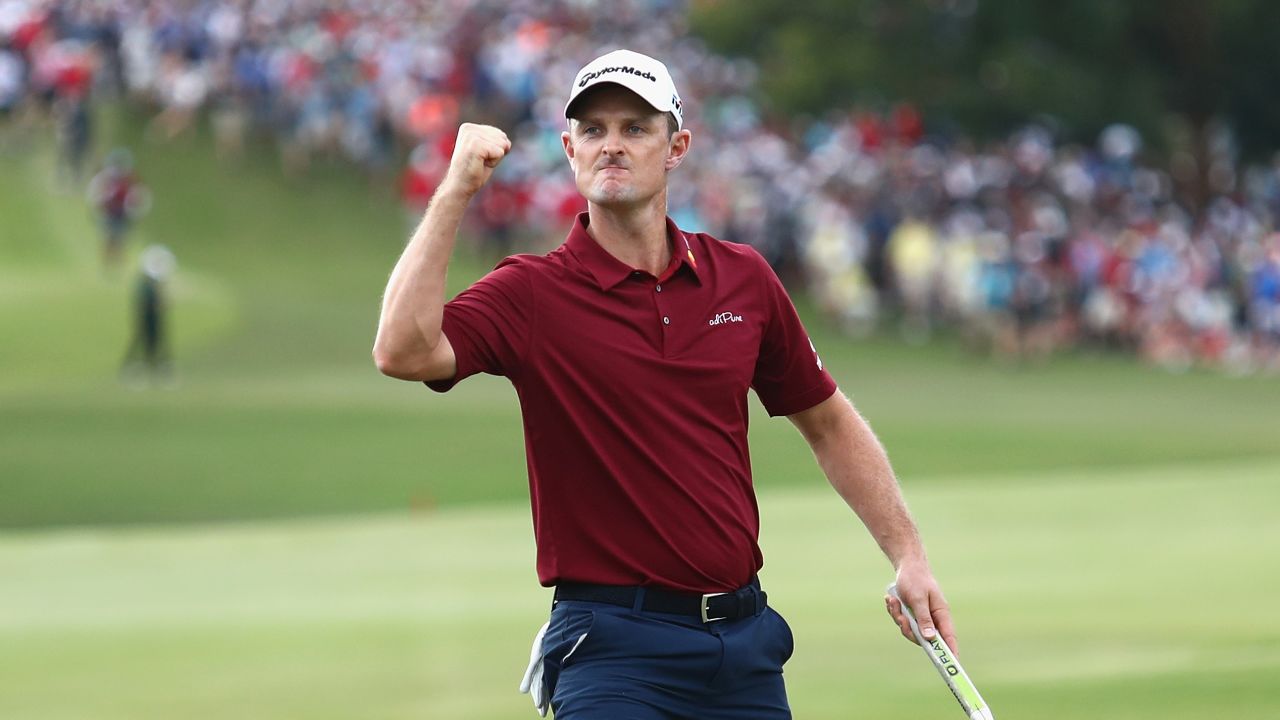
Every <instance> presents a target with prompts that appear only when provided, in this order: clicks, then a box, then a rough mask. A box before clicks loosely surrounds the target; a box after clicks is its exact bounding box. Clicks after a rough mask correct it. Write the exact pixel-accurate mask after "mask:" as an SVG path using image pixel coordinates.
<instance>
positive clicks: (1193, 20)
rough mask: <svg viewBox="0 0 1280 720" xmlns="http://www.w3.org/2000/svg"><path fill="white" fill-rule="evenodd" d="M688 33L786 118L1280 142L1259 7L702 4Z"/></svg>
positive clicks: (1275, 14) (1271, 13)
mask: <svg viewBox="0 0 1280 720" xmlns="http://www.w3.org/2000/svg"><path fill="white" fill-rule="evenodd" d="M692 25H693V29H694V30H695V32H696V33H698V34H699V35H701V36H702V37H703V38H705V39H706V40H707V42H708V43H709V44H710V45H711V46H712V47H713V48H714V49H716V50H717V51H720V52H723V53H728V54H731V55H736V56H745V57H750V58H753V59H755V60H756V61H758V63H759V65H760V68H761V78H760V83H759V85H758V88H759V92H760V93H761V96H762V97H763V98H765V99H766V101H767V104H768V106H769V108H770V109H771V110H773V111H776V112H778V113H782V114H792V113H798V112H803V113H822V112H823V111H825V110H828V109H830V108H833V107H835V108H841V107H849V106H853V105H860V106H865V107H870V108H876V107H878V106H881V105H884V104H889V103H895V102H900V101H903V102H910V103H912V104H914V105H915V106H917V107H918V108H919V109H921V110H922V111H923V112H924V113H925V115H926V117H927V118H929V119H930V121H931V123H932V124H933V125H934V126H935V128H936V127H943V128H946V127H950V128H953V129H959V130H963V131H964V132H966V133H973V134H976V135H978V136H979V137H984V136H985V137H990V136H998V135H1000V134H1003V133H1006V132H1007V131H1009V130H1010V129H1011V128H1013V127H1015V126H1017V125H1019V124H1022V123H1025V122H1026V121H1027V120H1028V119H1031V118H1036V117H1041V118H1043V117H1045V116H1048V117H1049V118H1052V121H1053V122H1054V123H1056V124H1057V125H1058V126H1059V128H1060V129H1061V130H1062V131H1063V132H1064V133H1065V134H1066V135H1067V136H1068V137H1075V138H1077V139H1084V140H1092V139H1093V138H1094V137H1096V134H1097V131H1098V130H1099V129H1101V128H1102V127H1103V126H1105V125H1107V124H1110V123H1112V122H1118V121H1121V122H1128V123H1130V124H1133V125H1135V126H1136V127H1138V128H1139V129H1140V130H1142V131H1144V134H1145V135H1146V136H1147V137H1148V138H1149V139H1150V140H1152V141H1155V142H1156V143H1157V144H1160V143H1168V142H1170V141H1171V140H1174V139H1176V137H1177V136H1179V135H1182V136H1186V137H1189V138H1190V139H1191V142H1192V143H1194V142H1196V138H1200V137H1202V136H1203V130H1204V129H1205V128H1206V126H1207V125H1208V124H1209V123H1210V122H1211V121H1212V120H1214V119H1222V120H1225V121H1227V122H1228V124H1229V125H1230V126H1231V127H1232V128H1233V129H1234V130H1235V131H1236V133H1237V135H1238V137H1239V139H1240V141H1241V143H1242V146H1243V148H1244V149H1245V150H1246V151H1248V152H1250V153H1253V154H1255V155H1257V154H1262V153H1267V152H1270V151H1272V150H1274V148H1275V146H1276V142H1277V140H1278V139H1280V96H1278V95H1277V94H1276V93H1275V92H1274V91H1273V90H1274V88H1276V87H1277V86H1280V53H1277V52H1275V48H1276V47H1280V4H1277V3H1274V2H1268V1H1267V0H1223V1H1219V2H1203V1H1201V0H1167V1H1162V0H1129V1H1127V2H1111V1H1109V0H1081V1H1079V2H1066V3H1028V2H1021V1H1020V0H903V1H900V2H891V1H889V0H811V1H810V2H803V3H797V2H794V0H734V1H733V2H729V1H728V0H696V1H695V2H694V4H693V13H692Z"/></svg>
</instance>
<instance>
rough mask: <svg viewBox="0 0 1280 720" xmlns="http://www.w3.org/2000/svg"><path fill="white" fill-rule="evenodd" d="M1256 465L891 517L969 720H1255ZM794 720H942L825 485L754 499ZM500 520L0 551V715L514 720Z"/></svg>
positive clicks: (453, 518) (1271, 515)
mask: <svg viewBox="0 0 1280 720" xmlns="http://www.w3.org/2000/svg"><path fill="white" fill-rule="evenodd" d="M1278 473H1280V464H1278V463H1276V462H1275V461H1271V462H1266V463H1237V464H1221V465H1214V466H1208V467H1206V468H1197V469H1195V470H1192V471H1188V470H1185V469H1176V468H1151V469H1142V470H1125V471H1113V472H1100V473H1095V472H1089V473H1068V474H1063V475H1060V476H1056V477H1053V478H1044V477H1033V476H1023V477H1010V478H1004V479H1002V480H1001V481H998V482H997V481H978V480H972V479H963V478H957V479H956V481H955V482H946V483H936V484H931V485H928V486H926V487H922V488H920V489H918V490H916V491H915V492H913V493H912V501H913V502H912V504H913V507H914V510H915V512H916V513H917V515H918V516H919V518H920V520H921V522H922V523H923V525H924V527H925V528H926V529H927V531H928V534H929V537H930V539H931V543H930V548H931V553H932V555H933V558H934V561H935V563H936V564H937V566H938V569H939V573H940V575H941V579H942V580H943V581H944V582H945V583H946V586H947V588H948V591H949V593H950V596H951V600H952V604H953V606H954V608H955V612H956V615H957V618H958V621H959V623H960V630H961V645H962V657H963V659H964V662H965V666H966V669H967V670H968V671H969V673H970V675H971V676H972V677H973V678H974V680H975V682H977V683H978V685H979V687H980V688H981V689H982V691H983V693H984V695H985V696H986V698H987V700H988V701H989V702H990V703H991V706H992V708H993V709H994V711H995V714H996V717H998V718H1004V719H1010V720H1012V719H1013V718H1035V719H1036V720H1069V719H1070V720H1076V719H1078V720H1096V719H1097V718H1108V719H1128V718H1132V719H1134V720H1137V719H1138V718H1164V719H1167V720H1201V719H1202V718H1209V717H1212V718H1233V719H1235V720H1264V719H1266V718H1273V717H1275V705H1274V703H1275V697H1274V692H1275V677H1276V674H1277V673H1278V672H1280V626H1278V625H1277V622H1276V620H1275V617H1274V614H1273V613H1271V612H1269V611H1268V609H1267V607H1266V599H1267V598H1270V597H1275V596H1276V594H1277V593H1280V576H1277V574H1276V573H1274V572H1270V571H1268V570H1266V569H1265V567H1263V566H1264V565H1266V564H1267V563H1266V561H1265V560H1264V559H1263V558H1265V557H1266V556H1267V555H1268V553H1267V552H1266V549H1268V548H1271V549H1274V548H1275V547H1277V544H1278V543H1280V525H1278V524H1277V523H1276V522H1275V511H1274V509H1275V507H1277V504H1280V487H1278V486H1277V483H1276V482H1275V478H1276V477H1277V474H1278ZM762 509H763V522H764V543H765V556H766V566H765V572H764V581H765V583H766V585H767V587H768V588H769V591H770V597H771V599H772V600H773V601H774V603H775V605H776V607H778V608H779V609H780V611H781V612H782V613H783V614H784V615H786V616H787V617H788V618H789V620H790V622H791V624H792V626H793V628H794V630H795V634H796V638H797V640H796V645H797V652H796V655H795V657H794V659H793V660H792V662H791V664H790V665H789V666H788V668H787V677H788V682H789V686H790V692H791V695H792V702H793V705H794V710H795V714H796V717H797V718H804V719H806V720H810V719H812V720H819V719H822V718H830V719H831V720H843V719H844V718H851V717H858V718H885V717H888V718H943V719H945V718H958V717H960V715H959V714H958V713H959V711H958V709H957V708H956V707H955V702H954V700H952V698H951V696H950V694H949V693H948V692H947V690H946V689H945V688H944V687H943V685H942V683H941V682H940V681H939V679H938V678H937V676H936V674H935V672H934V670H933V668H932V667H931V666H930V665H929V662H928V660H927V659H926V658H925V657H924V655H923V653H921V652H920V651H919V650H917V649H916V648H914V647H912V646H910V645H908V644H907V643H906V642H904V641H903V640H902V639H901V638H900V637H899V636H898V635H897V633H896V630H895V629H894V628H893V627H892V626H891V625H890V624H889V622H888V619H887V618H886V617H885V616H884V610H883V607H882V604H881V600H880V596H881V593H882V592H883V589H884V585H885V584H886V583H887V582H888V581H889V580H890V579H891V578H892V576H891V573H890V571H889V568H888V566H887V564H886V563H885V562H884V561H883V559H881V558H880V557H879V555H878V551H876V550H875V548H874V547H873V545H872V543H871V542H870V540H869V539H868V538H867V537H866V535H865V533H863V532H862V531H861V530H860V529H859V528H858V527H857V525H856V523H855V522H854V521H853V520H852V517H851V515H850V513H849V512H848V511H847V510H845V509H843V508H842V507H841V505H840V503H839V501H838V499H837V498H836V497H835V494H834V493H832V492H831V491H830V490H828V489H824V488H821V487H816V486H815V487H812V488H797V489H786V490H777V491H773V492H769V493H766V494H765V495H764V497H763V498H762ZM528 525H529V522H528V511H527V509H526V508H525V507H523V506H522V505H496V506H491V507H487V508H469V509H452V510H445V511H441V512H437V513H434V514H422V515H416V516H406V515H392V516H382V517H370V518H360V519H351V520H329V521H315V520H313V521H306V522H279V523H270V524H255V525H244V526H204V527H202V526H196V527H191V528H173V529H148V530H130V531H124V530H117V531H111V532H96V531H75V530H70V531H60V532H51V533H38V534H30V535H24V534H12V535H9V536H8V537H6V538H4V539H0V577H3V578H4V582H3V583H0V677H3V678H4V679H5V681H4V682H3V683H0V717H5V718H24V719H30V720H37V719H40V720H43V719H53V718H67V719H71V718H100V719H102V720H111V719H115V718H119V719H120V720H125V719H129V720H138V719H142V718H157V719H160V718H165V719H167V718H175V717H181V718H189V719H192V720H195V719H198V718H209V719H211V720H212V719H214V718H228V717H236V718H354V717H361V718H477V719H481V718H521V717H535V716H534V715H532V712H533V711H532V708H530V707H528V706H527V705H526V703H527V702H528V701H527V699H526V698H525V697H523V696H520V695H518V694H517V693H516V690H515V689H516V685H517V684H518V682H519V679H520V675H521V673H522V672H523V669H524V663H525V661H526V659H527V657H528V642H529V640H530V639H531V637H532V635H533V632H534V630H536V629H537V626H538V625H539V624H540V623H541V622H542V620H543V619H544V615H545V612H546V608H547V603H548V597H547V594H546V591H543V590H540V589H538V588H536V583H535V582H534V581H533V577H532V570H531V566H532V554H531V542H530V538H529V535H530V532H529V527H528Z"/></svg>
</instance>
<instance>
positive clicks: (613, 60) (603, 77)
mask: <svg viewBox="0 0 1280 720" xmlns="http://www.w3.org/2000/svg"><path fill="white" fill-rule="evenodd" d="M605 83H613V84H615V85H621V86H622V87H624V88H626V89H628V90H630V91H631V92H633V93H635V94H637V95H639V96H640V97H641V98H642V99H643V100H644V101H645V102H647V103H649V104H650V105H652V106H653V109H655V110H657V111H658V112H664V113H665V112H669V113H671V114H672V115H675V116H676V125H677V126H679V127H682V128H683V127H684V115H683V114H682V113H681V112H680V94H679V93H677V92H676V84H675V83H674V82H672V81H671V73H669V72H667V66H666V65H663V64H662V62H661V61H659V60H655V59H653V58H651V57H649V56H648V55H641V54H640V53H638V52H632V51H631V50H614V51H613V52H611V53H608V54H607V55H601V56H600V57H598V58H596V59H595V60H592V61H591V62H589V63H587V64H586V65H585V66H584V67H583V68H582V69H581V70H579V71H578V76H577V77H575V78H574V79H573V88H572V89H570V91H569V102H567V103H565V106H564V116H565V117H571V115H570V108H572V107H573V102H574V101H575V100H577V99H578V98H579V97H580V96H581V95H582V93H584V92H585V91H587V90H589V89H591V88H593V87H595V86H597V85H603V84H605Z"/></svg>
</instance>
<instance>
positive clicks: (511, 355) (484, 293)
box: [425, 256, 534, 392]
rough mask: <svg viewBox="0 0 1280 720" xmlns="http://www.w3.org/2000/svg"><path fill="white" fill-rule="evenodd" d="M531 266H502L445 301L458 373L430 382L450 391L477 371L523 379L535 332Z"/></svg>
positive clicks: (520, 262)
mask: <svg viewBox="0 0 1280 720" xmlns="http://www.w3.org/2000/svg"><path fill="white" fill-rule="evenodd" d="M533 320H534V303H533V277H532V268H531V266H530V264H529V262H528V261H527V259H525V258H522V257H521V256H514V257H509V258H506V259H505V260H503V261H502V262H500V263H498V265H497V267H495V268H494V269H493V270H492V271H491V272H489V274H487V275H485V276H484V277H482V278H480V279H479V280H477V281H476V282H475V284H474V285H472V286H471V287H469V288H467V289H466V290H463V291H462V292H461V293H459V294H458V296H457V297H455V298H454V299H452V300H450V301H449V302H447V303H445V305H444V317H443V319H442V321H441V329H442V330H443V331H444V334H445V337H447V338H449V344H450V345H452V346H453V354H454V356H455V357H456V358H457V362H458V370H457V372H456V373H455V374H454V376H453V377H451V378H449V379H447V380H429V381H427V382H426V383H425V384H426V386H427V387H429V388H431V389H432V390H435V391H436V392H448V391H449V390H451V389H453V386H454V385H457V384H458V383H459V382H461V381H462V380H465V379H466V378H468V377H471V376H472V375H475V374H476V373H488V374H490V375H503V376H506V377H508V378H514V377H515V376H517V375H519V373H520V368H521V366H522V362H523V359H524V357H525V351H526V350H527V349H528V347H529V342H530V338H531V337H532V334H533Z"/></svg>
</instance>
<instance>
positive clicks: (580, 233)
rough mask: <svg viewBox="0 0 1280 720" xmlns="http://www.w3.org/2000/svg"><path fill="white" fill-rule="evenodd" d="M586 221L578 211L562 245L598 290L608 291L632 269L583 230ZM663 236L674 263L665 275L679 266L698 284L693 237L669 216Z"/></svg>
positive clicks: (677, 269)
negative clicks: (590, 277) (593, 281)
mask: <svg viewBox="0 0 1280 720" xmlns="http://www.w3.org/2000/svg"><path fill="white" fill-rule="evenodd" d="M588 223H590V217H589V216H588V214H587V213H585V212H584V213H579V214H578V217H577V218H575V219H574V221H573V228H572V229H571V230H570V231H569V237H568V238H567V239H566V240H565V245H566V246H568V248H569V251H570V252H572V253H573V256H574V257H575V258H577V259H578V262H580V263H582V266H583V267H585V268H586V269H587V272H589V273H591V276H592V277H594V278H595V281H596V284H598V285H599V286H600V289H601V290H605V291H608V290H612V289H613V288H614V287H616V286H617V285H618V283H620V282H622V281H623V280H626V279H627V278H628V277H629V276H630V275H631V273H633V272H635V268H633V267H631V266H630V265H627V264H626V263H624V262H622V261H621V260H619V259H618V258H616V257H614V256H612V255H610V254H609V251H607V250H605V249H604V248H602V247H600V243H598V242H596V241H595V238H593V237H591V235H589V234H588V233H587V224H588ZM667 237H668V238H670V240H671V262H672V265H674V266H675V268H674V270H672V269H671V268H668V270H670V271H671V272H669V273H668V274H670V275H674V274H675V273H676V272H679V271H680V266H682V265H683V266H684V267H686V268H688V270H689V272H690V274H692V275H693V278H694V281H695V282H697V283H698V284H702V279H701V278H699V277H698V265H697V260H696V259H695V258H696V251H697V247H696V246H695V244H694V239H693V237H691V236H690V235H687V234H685V233H684V232H683V231H681V230H680V228H678V227H676V224H675V222H674V221H672V219H671V218H669V217H668V218H667Z"/></svg>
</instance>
